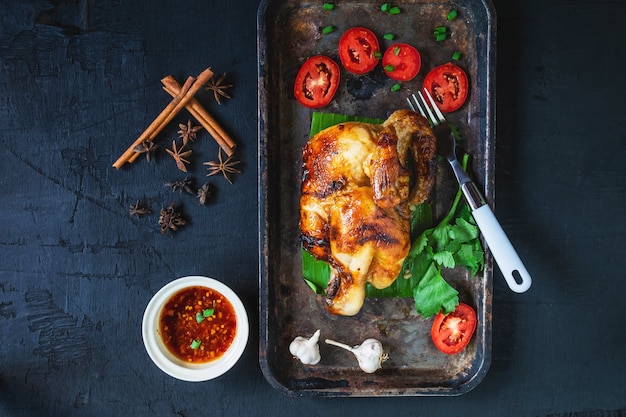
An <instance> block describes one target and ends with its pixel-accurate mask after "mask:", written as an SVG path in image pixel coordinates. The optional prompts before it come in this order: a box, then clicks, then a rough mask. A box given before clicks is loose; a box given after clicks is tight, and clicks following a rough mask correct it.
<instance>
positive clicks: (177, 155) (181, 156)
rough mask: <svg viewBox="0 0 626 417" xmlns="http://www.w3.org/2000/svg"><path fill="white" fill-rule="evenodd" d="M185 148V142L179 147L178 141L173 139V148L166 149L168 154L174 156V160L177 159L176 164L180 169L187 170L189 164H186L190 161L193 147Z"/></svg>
mask: <svg viewBox="0 0 626 417" xmlns="http://www.w3.org/2000/svg"><path fill="white" fill-rule="evenodd" d="M183 149H185V145H184V144H183V145H182V146H181V147H180V148H178V147H177V145H176V141H175V140H173V141H172V149H165V150H166V151H167V153H168V154H170V155H171V157H172V158H174V161H176V166H177V167H178V169H180V170H181V171H183V172H187V166H186V165H185V164H188V163H189V160H188V159H185V158H188V157H189V155H191V149H190V150H188V151H184V152H183Z"/></svg>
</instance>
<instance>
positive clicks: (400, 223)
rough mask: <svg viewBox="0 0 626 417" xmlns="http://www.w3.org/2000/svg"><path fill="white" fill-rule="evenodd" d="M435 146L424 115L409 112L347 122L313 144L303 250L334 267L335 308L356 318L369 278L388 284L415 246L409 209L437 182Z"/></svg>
mask: <svg viewBox="0 0 626 417" xmlns="http://www.w3.org/2000/svg"><path fill="white" fill-rule="evenodd" d="M435 143H436V141H435V137H434V136H433V134H432V131H431V129H430V126H429V124H428V122H427V121H426V119H424V118H423V117H422V116H420V115H418V114H417V113H414V112H412V111H409V110H398V111H396V112H394V113H393V114H392V115H391V116H390V117H389V118H388V119H387V120H386V121H385V122H384V123H383V124H380V125H377V124H368V123H359V122H346V123H341V124H338V125H335V126H332V127H330V128H328V129H325V130H323V131H321V132H319V133H318V134H317V135H315V136H313V137H312V138H311V139H310V140H309V141H308V142H307V144H306V146H305V147H304V149H303V152H302V160H303V177H302V193H301V197H300V231H301V236H302V243H303V246H304V248H305V249H306V250H307V251H309V252H310V253H311V254H312V255H313V256H314V257H315V258H317V259H320V260H324V261H326V262H328V263H329V264H330V267H331V277H330V281H329V284H328V288H327V289H326V294H327V309H328V311H329V312H331V313H333V314H340V315H345V316H352V315H355V314H357V313H358V312H359V311H360V309H361V307H362V305H363V302H364V299H365V284H366V283H367V282H369V283H370V284H371V285H373V286H374V287H376V288H386V287H388V286H389V285H391V284H392V283H393V282H394V281H395V279H396V277H397V276H398V274H399V272H400V269H401V268H402V263H403V262H404V259H405V258H406V256H407V254H408V252H409V249H410V246H411V242H410V230H409V229H410V227H409V216H410V208H409V206H410V205H411V204H419V203H421V202H422V201H424V200H425V199H426V198H427V196H428V194H429V192H430V190H431V188H432V186H433V184H434V179H435V169H436V159H435ZM409 156H410V157H409ZM409 159H410V160H412V161H413V163H414V169H413V171H414V172H415V174H416V178H415V186H414V187H413V189H411V190H409V183H410V180H411V170H409V167H407V166H406V164H407V162H406V161H407V160H409Z"/></svg>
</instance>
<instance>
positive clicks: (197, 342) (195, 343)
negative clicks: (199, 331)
mask: <svg viewBox="0 0 626 417" xmlns="http://www.w3.org/2000/svg"><path fill="white" fill-rule="evenodd" d="M201 343H202V342H201V341H200V340H198V339H194V340H193V342H191V344H190V345H189V347H190V348H192V349H194V350H195V349H198V348H199V347H200V344H201Z"/></svg>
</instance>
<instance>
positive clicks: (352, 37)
mask: <svg viewBox="0 0 626 417" xmlns="http://www.w3.org/2000/svg"><path fill="white" fill-rule="evenodd" d="M379 54H380V46H379V45H378V38H377V37H376V35H375V34H374V32H372V31H371V30H369V29H367V28H364V27H358V26H357V27H353V28H350V29H348V30H347V31H346V32H345V33H344V34H343V35H341V38H340V39H339V59H341V63H342V64H343V66H344V68H345V69H346V70H347V71H349V72H351V73H353V74H365V73H367V72H370V71H371V70H373V69H374V67H376V64H378V58H377V56H378V55H379Z"/></svg>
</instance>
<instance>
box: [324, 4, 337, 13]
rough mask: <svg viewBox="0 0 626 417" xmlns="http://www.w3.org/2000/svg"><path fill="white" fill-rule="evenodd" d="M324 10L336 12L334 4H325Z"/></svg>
mask: <svg viewBox="0 0 626 417" xmlns="http://www.w3.org/2000/svg"><path fill="white" fill-rule="evenodd" d="M322 8H323V9H324V10H328V11H330V10H334V9H335V5H334V4H333V3H324V4H323V5H322Z"/></svg>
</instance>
